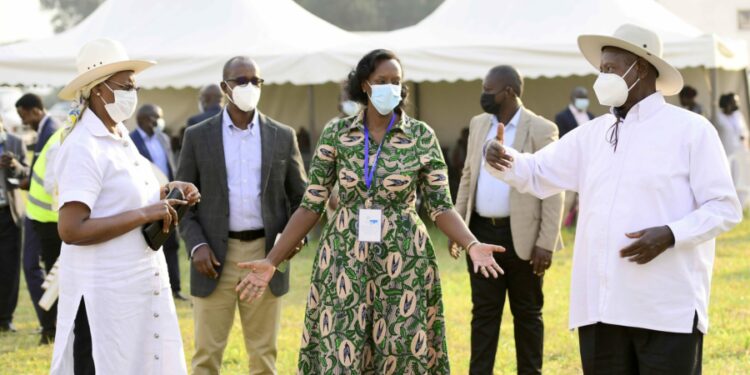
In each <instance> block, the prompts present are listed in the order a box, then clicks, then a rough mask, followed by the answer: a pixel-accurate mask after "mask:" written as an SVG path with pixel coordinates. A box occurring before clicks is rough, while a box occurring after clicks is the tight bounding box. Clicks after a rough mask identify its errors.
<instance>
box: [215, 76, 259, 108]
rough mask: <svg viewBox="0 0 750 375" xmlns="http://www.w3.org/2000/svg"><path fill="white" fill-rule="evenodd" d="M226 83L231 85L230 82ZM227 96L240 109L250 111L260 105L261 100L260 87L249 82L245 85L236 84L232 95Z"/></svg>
mask: <svg viewBox="0 0 750 375" xmlns="http://www.w3.org/2000/svg"><path fill="white" fill-rule="evenodd" d="M224 83H225V84H226V85H227V86H229V84H228V83H226V82H224ZM227 98H228V99H229V101H230V102H232V103H234V105H236V106H237V108H239V109H240V110H242V111H244V112H250V111H252V110H254V109H255V108H256V107H257V106H258V101H260V87H258V86H255V85H253V84H252V83H248V84H247V85H245V86H239V85H238V86H234V88H233V89H232V96H231V97H229V96H227Z"/></svg>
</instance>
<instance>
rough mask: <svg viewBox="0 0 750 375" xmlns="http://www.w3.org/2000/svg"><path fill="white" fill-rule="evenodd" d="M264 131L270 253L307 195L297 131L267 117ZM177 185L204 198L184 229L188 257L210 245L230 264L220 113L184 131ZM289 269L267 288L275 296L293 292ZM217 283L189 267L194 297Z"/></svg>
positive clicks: (265, 209) (262, 118)
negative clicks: (187, 184) (186, 185)
mask: <svg viewBox="0 0 750 375" xmlns="http://www.w3.org/2000/svg"><path fill="white" fill-rule="evenodd" d="M258 117H259V122H260V129H261V133H260V134H261V148H262V150H261V201H262V210H263V212H262V217H263V226H264V229H265V235H266V253H268V252H269V251H270V250H271V248H272V247H273V244H274V240H275V239H276V235H277V234H278V233H281V231H282V230H283V229H284V227H285V226H286V224H287V222H288V221H289V218H290V216H291V214H292V212H294V211H295V210H296V209H297V207H298V206H299V204H300V201H301V200H302V196H303V194H304V193H305V187H306V184H307V176H306V175H305V169H304V167H303V165H302V158H301V156H300V152H299V148H298V147H297V138H296V136H295V133H294V130H293V129H292V128H290V127H288V126H286V125H283V124H280V123H278V122H276V121H274V120H273V119H271V118H268V117H266V116H265V115H263V114H259V116H258ZM177 180H179V181H186V182H192V183H193V184H195V185H196V186H197V187H198V189H199V190H200V192H201V203H200V204H198V205H197V206H196V207H194V208H193V209H191V210H190V211H189V212H188V213H187V214H186V215H185V218H184V219H183V220H182V222H181V223H180V233H181V235H182V237H183V239H184V240H185V244H186V246H187V250H188V252H190V251H191V250H192V249H193V248H194V247H195V246H197V245H199V244H201V243H208V245H209V246H210V247H211V249H212V250H213V251H214V254H215V255H216V258H217V259H218V260H219V262H220V263H221V264H222V266H219V267H218V270H217V271H218V273H219V274H221V271H222V267H223V265H224V263H225V261H226V255H227V241H228V234H229V210H230V207H229V191H228V187H227V170H226V163H225V161H224V144H223V131H222V112H219V113H218V114H217V115H216V116H214V117H211V118H210V119H208V120H206V121H204V122H202V123H200V124H197V125H195V126H191V127H189V128H187V130H186V131H185V138H184V140H183V143H182V151H181V152H180V159H179V162H178V168H177ZM289 269H290V268H287V269H286V271H285V272H283V273H282V272H279V271H277V272H276V274H275V275H274V276H273V278H272V279H271V282H270V284H269V288H270V289H271V292H272V293H273V294H274V295H275V296H282V295H284V294H285V293H286V292H287V291H288V290H289ZM218 281H219V280H217V279H211V278H208V277H206V276H203V275H202V274H201V273H199V272H198V271H197V270H196V269H195V267H194V266H192V264H191V267H190V292H191V294H192V295H193V296H196V297H205V296H208V295H209V294H211V292H213V291H214V289H215V288H216V285H217V283H218Z"/></svg>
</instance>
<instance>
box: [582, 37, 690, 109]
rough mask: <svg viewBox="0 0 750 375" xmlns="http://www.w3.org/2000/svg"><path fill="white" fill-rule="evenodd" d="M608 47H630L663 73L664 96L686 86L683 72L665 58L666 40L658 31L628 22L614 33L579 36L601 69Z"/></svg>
mask: <svg viewBox="0 0 750 375" xmlns="http://www.w3.org/2000/svg"><path fill="white" fill-rule="evenodd" d="M604 47H616V48H620V49H623V50H626V51H628V52H630V53H633V54H635V55H637V56H639V57H641V58H643V59H644V60H646V61H648V62H649V63H651V65H653V66H654V67H655V68H656V70H657V71H658V72H659V77H658V78H657V79H656V89H657V90H659V91H661V93H662V95H666V96H669V95H675V94H677V93H679V92H680V90H681V89H682V86H683V80H682V74H680V71H679V70H677V69H676V68H675V67H673V66H672V65H671V64H669V63H668V62H666V61H664V59H663V57H662V56H663V54H662V53H663V45H662V41H661V38H660V37H659V35H657V34H656V33H655V32H653V31H651V30H648V29H644V28H642V27H639V26H635V25H630V24H625V25H622V26H620V27H619V28H618V29H617V30H616V31H615V33H614V35H612V36H607V35H581V36H579V37H578V48H579V49H580V50H581V53H582V54H583V56H584V57H585V58H586V60H588V61H589V63H591V65H593V66H594V67H595V68H596V69H599V66H600V62H601V59H602V48H604Z"/></svg>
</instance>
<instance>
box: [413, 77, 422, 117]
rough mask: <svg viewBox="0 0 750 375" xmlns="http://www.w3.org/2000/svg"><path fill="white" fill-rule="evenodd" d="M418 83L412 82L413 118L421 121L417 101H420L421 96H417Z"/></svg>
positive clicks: (419, 106) (420, 112)
mask: <svg viewBox="0 0 750 375" xmlns="http://www.w3.org/2000/svg"><path fill="white" fill-rule="evenodd" d="M419 89H420V86H419V82H414V118H416V119H418V120H421V119H422V111H421V109H422V106H421V103H420V102H419V100H420V99H421V98H420V97H421V95H419Z"/></svg>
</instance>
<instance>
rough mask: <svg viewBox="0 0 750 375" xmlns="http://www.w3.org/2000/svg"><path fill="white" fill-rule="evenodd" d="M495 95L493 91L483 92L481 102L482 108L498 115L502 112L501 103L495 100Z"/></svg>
mask: <svg viewBox="0 0 750 375" xmlns="http://www.w3.org/2000/svg"><path fill="white" fill-rule="evenodd" d="M495 95H496V94H492V93H487V92H485V93H482V97H481V98H480V99H479V104H480V105H481V106H482V110H483V111H485V112H487V113H489V114H491V115H496V114H498V113H500V104H497V103H496V102H495Z"/></svg>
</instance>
